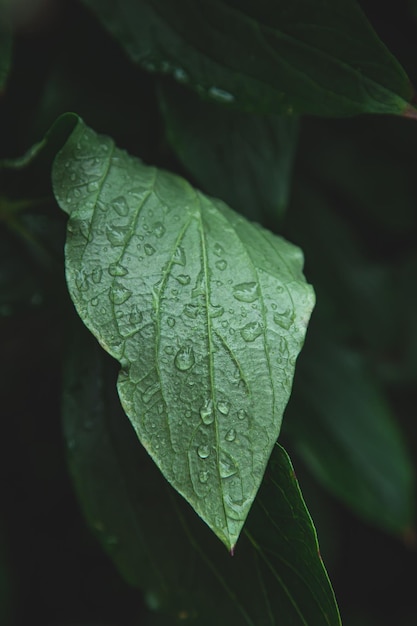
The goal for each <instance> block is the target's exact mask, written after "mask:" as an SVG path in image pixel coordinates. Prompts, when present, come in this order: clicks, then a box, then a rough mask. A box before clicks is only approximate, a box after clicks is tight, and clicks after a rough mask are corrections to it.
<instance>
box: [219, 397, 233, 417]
mask: <svg viewBox="0 0 417 626" xmlns="http://www.w3.org/2000/svg"><path fill="white" fill-rule="evenodd" d="M217 408H218V409H219V411H220V413H222V414H223V415H228V414H229V411H230V402H226V401H225V400H220V401H219V402H218V403H217Z"/></svg>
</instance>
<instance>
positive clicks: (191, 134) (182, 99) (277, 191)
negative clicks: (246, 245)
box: [159, 82, 298, 221]
mask: <svg viewBox="0 0 417 626" xmlns="http://www.w3.org/2000/svg"><path fill="white" fill-rule="evenodd" d="M159 101H160V105H161V109H162V113H163V115H164V119H165V125H166V130H167V137H168V139H169V141H170V143H171V145H172V147H173V149H174V150H175V151H176V153H177V155H178V156H179V158H180V159H181V161H182V162H183V163H184V165H185V166H186V168H187V169H188V170H189V171H190V172H191V173H192V175H193V176H194V177H195V178H196V180H197V181H198V183H199V184H201V185H202V187H203V189H204V191H206V192H208V193H210V194H212V195H214V196H216V197H219V198H221V199H222V200H224V201H225V202H227V203H228V204H230V206H233V207H234V208H235V209H236V210H237V209H238V210H239V212H240V213H243V214H244V215H246V216H247V217H249V218H251V219H257V220H259V221H261V220H262V218H263V219H265V218H267V217H269V218H273V219H277V218H279V217H281V216H282V214H283V213H284V211H285V209H286V207H287V204H288V201H289V192H290V185H291V173H292V165H293V161H294V156H295V149H296V146H297V137H298V119H297V118H296V117H294V116H278V115H255V114H250V113H240V112H237V111H231V110H230V109H227V108H225V107H222V106H220V105H218V104H216V103H213V102H204V101H203V100H201V99H200V98H199V97H198V96H196V95H195V94H193V93H191V92H189V91H188V92H187V90H185V89H184V88H181V87H179V86H178V85H175V84H172V83H168V82H166V83H163V84H162V85H161V88H160V90H159Z"/></svg>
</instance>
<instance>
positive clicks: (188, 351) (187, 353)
mask: <svg viewBox="0 0 417 626" xmlns="http://www.w3.org/2000/svg"><path fill="white" fill-rule="evenodd" d="M194 363H195V356H194V350H193V349H192V347H191V346H184V347H183V348H181V349H180V350H178V352H177V354H176V357H175V359H174V364H175V367H176V368H177V369H178V370H180V371H181V372H186V371H187V370H189V369H190V368H191V367H192V366H193V365H194Z"/></svg>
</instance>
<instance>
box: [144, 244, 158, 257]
mask: <svg viewBox="0 0 417 626" xmlns="http://www.w3.org/2000/svg"><path fill="white" fill-rule="evenodd" d="M143 249H144V250H145V254H147V255H148V256H152V255H153V254H154V253H155V248H154V247H153V246H151V244H150V243H145V245H144V246H143Z"/></svg>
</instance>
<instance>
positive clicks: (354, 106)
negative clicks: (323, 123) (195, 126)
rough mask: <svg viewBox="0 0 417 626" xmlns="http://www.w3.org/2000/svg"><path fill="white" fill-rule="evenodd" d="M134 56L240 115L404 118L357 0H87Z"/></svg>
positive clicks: (402, 90)
mask: <svg viewBox="0 0 417 626" xmlns="http://www.w3.org/2000/svg"><path fill="white" fill-rule="evenodd" d="M84 3H85V4H86V5H87V6H89V7H90V8H91V9H92V10H93V11H94V12H95V13H96V14H97V15H98V17H99V18H100V20H101V21H102V22H103V24H104V25H105V26H106V28H107V29H108V30H109V31H110V32H111V33H112V34H113V36H114V37H115V38H116V39H117V40H119V41H120V43H121V44H122V45H123V47H124V48H125V49H126V51H127V53H128V54H129V56H130V57H131V59H132V60H133V61H134V62H136V63H139V64H141V65H142V66H143V67H145V68H146V69H148V70H150V71H156V72H162V73H167V74H170V75H172V76H173V77H174V78H175V79H176V80H177V81H179V82H182V83H187V84H188V85H189V86H190V87H191V88H193V89H194V90H196V91H198V93H200V94H201V95H203V96H205V97H207V98H211V99H214V100H217V101H219V102H222V103H224V104H226V105H234V106H237V107H238V108H240V109H242V110H246V111H257V112H264V113H273V114H277V113H295V114H300V113H310V114H317V115H326V116H345V115H354V114H357V113H395V114H402V113H404V111H405V110H408V109H409V108H410V107H409V106H408V105H407V103H408V101H409V100H410V99H411V96H412V89H411V86H410V84H409V80H408V78H407V76H406V74H405V72H404V70H403V69H402V67H401V66H400V65H399V63H398V62H397V61H396V59H395V58H394V57H393V56H392V55H391V54H390V53H389V51H388V50H387V49H386V47H385V46H384V44H383V43H382V42H381V41H380V40H379V39H378V37H377V35H376V34H375V32H374V30H373V29H372V27H371V25H370V24H369V22H368V21H367V19H366V17H365V16H364V14H363V13H362V11H361V9H360V7H359V5H358V4H357V3H356V2H355V1H354V0H331V1H330V0H328V1H327V2H324V3H323V2H322V3H320V5H317V4H316V3H312V2H310V1H308V0H302V1H301V2H292V1H291V0H285V1H281V2H279V3H277V2H272V1H270V0H269V1H268V0H260V1H257V2H254V1H249V0H246V1H245V2H242V1H241V0H239V1H237V0H223V1H222V0H217V1H213V0H202V1H200V2H198V3H195V2H192V1H190V0H177V2H175V3H173V2H171V1H170V0H153V1H152V2H150V1H149V0H141V1H139V0H124V1H123V2H117V3H115V2H113V1H112V0H105V1H103V0H84Z"/></svg>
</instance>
